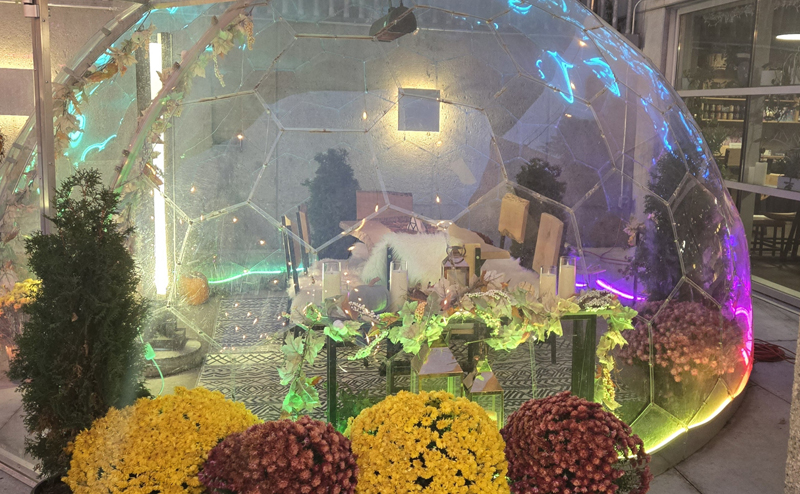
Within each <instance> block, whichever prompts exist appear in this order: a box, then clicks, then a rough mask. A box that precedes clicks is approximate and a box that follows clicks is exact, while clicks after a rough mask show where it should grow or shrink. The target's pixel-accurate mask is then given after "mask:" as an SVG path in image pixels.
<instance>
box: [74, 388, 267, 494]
mask: <svg viewBox="0 0 800 494" xmlns="http://www.w3.org/2000/svg"><path fill="white" fill-rule="evenodd" d="M258 422H259V420H258V418H257V417H256V416H255V415H253V414H252V413H251V412H250V411H249V410H247V408H245V406H244V404H243V403H237V402H233V401H230V400H226V399H225V396H224V395H223V394H222V393H220V392H219V391H209V390H207V389H205V388H195V389H192V390H187V389H186V388H181V387H177V388H175V393H174V394H171V395H164V396H159V397H158V398H155V399H152V400H151V399H149V398H142V399H140V400H137V401H136V403H135V404H133V405H131V406H128V407H126V408H123V409H121V410H118V409H115V408H112V409H111V410H109V412H108V414H106V416H105V417H102V418H100V419H98V420H96V421H95V422H94V423H93V424H92V427H91V428H90V429H88V430H85V431H83V432H81V433H80V434H79V435H78V437H77V438H76V439H75V442H74V443H73V445H72V447H71V449H72V462H71V464H70V469H69V473H68V474H67V476H66V477H65V478H64V480H65V482H66V483H67V484H68V485H69V487H70V488H71V489H72V492H73V493H74V494H96V493H99V492H102V493H107V494H122V493H131V494H132V493H144V492H146V493H162V494H167V493H171V494H178V493H180V494H201V493H203V492H205V488H204V486H203V484H202V483H201V482H200V478H199V477H198V473H199V472H200V469H201V468H202V466H203V464H204V463H205V461H206V458H208V455H209V451H211V450H212V448H214V447H215V446H217V444H219V443H220V442H221V441H222V440H223V439H225V438H226V437H228V436H230V435H231V434H236V433H238V432H242V431H244V430H247V429H248V428H249V427H251V426H253V425H255V424H257V423H258Z"/></svg>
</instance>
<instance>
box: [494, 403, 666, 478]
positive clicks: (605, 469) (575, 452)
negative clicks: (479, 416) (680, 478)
mask: <svg viewBox="0 0 800 494" xmlns="http://www.w3.org/2000/svg"><path fill="white" fill-rule="evenodd" d="M500 433H501V434H502V435H503V439H505V441H506V459H507V460H508V477H509V478H510V479H511V481H512V484H511V491H512V492H514V493H531V492H535V493H541V494H573V493H580V492H607V493H616V492H620V493H623V492H624V493H630V494H644V493H645V492H647V490H648V487H649V485H650V479H651V478H652V476H651V475H650V467H649V466H648V463H649V462H650V456H649V455H647V454H646V453H645V451H644V444H643V443H642V440H641V439H639V437H638V436H636V435H633V434H632V433H631V429H630V427H628V426H627V425H626V424H625V423H624V422H622V421H621V420H619V419H618V418H617V417H615V416H614V415H613V414H611V413H609V412H606V411H605V410H603V407H602V405H600V404H599V403H592V402H589V401H587V400H584V399H583V398H579V397H577V396H572V395H571V394H570V393H569V392H568V391H565V392H563V393H559V394H557V395H555V396H550V397H548V398H542V399H538V400H529V401H527V402H526V403H525V404H523V405H522V407H520V409H519V410H517V411H516V412H514V413H513V414H511V416H510V417H509V419H508V423H507V424H506V426H505V427H503V430H501V431H500Z"/></svg>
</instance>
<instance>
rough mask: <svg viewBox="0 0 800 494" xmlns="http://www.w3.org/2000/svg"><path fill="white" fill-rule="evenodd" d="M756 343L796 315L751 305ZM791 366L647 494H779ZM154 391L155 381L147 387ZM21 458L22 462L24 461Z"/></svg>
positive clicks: (6, 443) (778, 368) (4, 435)
mask: <svg viewBox="0 0 800 494" xmlns="http://www.w3.org/2000/svg"><path fill="white" fill-rule="evenodd" d="M753 305H754V307H753V309H754V310H753V319H754V323H755V337H756V338H761V339H764V340H767V341H771V342H774V343H778V344H780V345H782V346H785V347H787V348H790V349H794V348H796V346H797V334H798V314H797V313H796V312H792V311H790V310H787V309H785V308H782V307H779V306H775V305H773V304H771V303H769V302H766V301H764V300H761V299H758V298H754V300H753ZM793 375H794V370H793V367H792V365H791V364H788V363H785V362H778V363H757V364H756V366H755V369H754V370H753V374H752V377H751V379H750V383H749V385H748V389H747V392H746V396H745V399H744V401H743V402H742V405H741V407H740V408H739V410H738V411H737V412H736V414H735V415H734V417H733V418H732V419H731V420H730V422H729V423H728V424H727V425H726V426H725V428H723V429H722V431H720V433H719V434H717V436H716V437H714V438H713V439H712V440H711V441H710V442H709V443H708V444H707V445H706V446H704V447H703V448H702V449H700V450H699V451H698V452H697V453H695V454H694V455H693V456H691V457H690V458H688V459H687V460H685V461H683V462H682V463H680V464H678V465H677V466H675V467H674V468H672V469H670V470H668V471H667V472H665V473H664V474H662V475H660V476H659V477H657V478H656V479H655V480H654V481H653V484H652V487H651V489H650V493H651V494H698V493H700V494H778V493H782V492H783V479H784V467H785V465H784V464H785V462H786V448H787V443H788V437H789V404H790V401H791V392H792V380H793ZM166 381H167V382H166V383H165V384H166V386H165V388H166V389H165V392H170V391H171V390H172V388H173V387H174V386H187V387H193V386H194V385H195V383H196V381H197V374H196V373H187V374H183V375H179V376H175V377H170V378H167V380H166ZM148 385H149V386H150V388H151V390H152V391H153V392H155V393H157V392H158V391H159V388H160V382H159V381H158V380H153V381H151V382H148ZM19 408H20V404H19V398H18V395H16V394H15V393H14V392H13V389H12V388H11V386H10V383H6V384H5V385H4V384H3V382H2V381H0V446H2V447H3V448H5V449H6V450H11V451H12V452H15V453H16V454H18V455H20V456H22V455H21V454H20V448H22V442H23V437H22V424H21V417H20V412H19ZM23 459H24V458H23ZM29 492H30V487H29V486H28V485H26V484H24V483H22V482H20V481H19V480H17V479H15V478H13V477H12V476H11V475H8V474H7V473H6V472H5V471H3V470H0V494H27V493H29Z"/></svg>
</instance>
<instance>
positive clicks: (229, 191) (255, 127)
mask: <svg viewBox="0 0 800 494" xmlns="http://www.w3.org/2000/svg"><path fill="white" fill-rule="evenodd" d="M185 108H186V110H184V111H185V112H186V115H183V116H182V117H181V118H196V119H197V124H196V125H195V126H192V127H193V128H194V129H197V128H198V127H200V128H202V129H204V130H205V131H206V132H205V133H201V134H200V136H202V137H200V138H197V137H195V139H191V140H189V142H184V143H183V144H182V145H181V146H180V147H178V150H179V151H180V154H179V155H177V157H175V158H173V159H174V163H168V164H167V166H168V167H169V168H171V169H172V174H173V176H174V179H173V180H174V185H173V186H172V187H171V188H172V191H170V187H169V186H168V187H167V194H168V195H169V196H170V197H172V198H174V201H175V203H176V204H178V205H179V207H181V208H182V209H183V211H184V212H185V213H186V214H187V215H188V216H189V217H191V218H197V217H199V216H200V215H201V214H204V215H208V214H209V213H211V212H213V211H216V210H218V209H222V208H225V207H228V206H232V205H235V204H240V203H243V202H245V201H247V199H248V198H249V197H250V192H251V190H252V189H253V184H254V183H255V182H256V179H257V178H258V176H259V174H260V173H261V169H262V167H263V165H264V163H266V162H267V159H268V157H269V155H270V152H271V151H272V149H273V145H274V143H275V141H276V140H277V139H278V134H279V132H278V127H277V125H276V124H275V122H274V120H273V119H272V117H271V115H269V113H268V112H267V110H265V109H264V107H263V106H261V103H260V102H259V100H258V98H256V96H255V95H254V94H252V93H250V94H245V95H242V96H237V97H234V98H226V99H224V100H216V101H206V102H198V103H187V104H186V105H185ZM186 130H189V129H188V128H187V129H186ZM179 142H181V141H179Z"/></svg>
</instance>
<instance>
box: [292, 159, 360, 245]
mask: <svg viewBox="0 0 800 494" xmlns="http://www.w3.org/2000/svg"><path fill="white" fill-rule="evenodd" d="M314 161H316V162H317V163H318V164H319V167H318V168H317V171H316V173H315V175H314V178H313V179H311V180H306V181H304V182H303V185H305V186H306V187H308V191H309V193H310V199H309V203H308V223H309V225H310V226H311V241H312V242H311V243H312V244H313V245H314V246H320V245H322V244H323V243H325V242H327V241H328V240H331V239H333V238H334V237H336V236H337V235H339V234H340V233H342V229H341V228H340V227H339V223H340V222H341V221H347V220H354V219H356V191H358V190H359V185H358V180H357V179H356V178H355V177H354V176H353V167H351V166H350V163H349V159H348V154H347V150H346V149H328V151H327V152H325V153H318V154H317V155H316V156H314ZM350 245H352V240H346V241H340V242H336V243H334V244H332V245H330V246H328V247H326V248H325V249H323V250H321V251H320V252H319V257H320V259H322V258H325V257H328V258H333V259H346V258H347V257H348V256H349V255H350V252H349V251H348V250H347V249H348V247H350Z"/></svg>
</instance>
